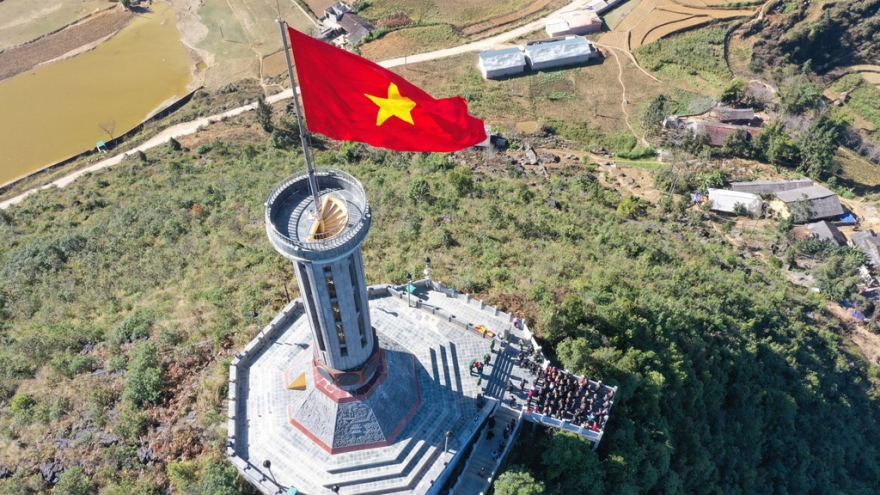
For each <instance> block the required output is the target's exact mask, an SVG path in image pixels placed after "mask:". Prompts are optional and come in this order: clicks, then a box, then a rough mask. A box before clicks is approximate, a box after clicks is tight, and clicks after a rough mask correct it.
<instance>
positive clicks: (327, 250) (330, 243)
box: [266, 168, 372, 254]
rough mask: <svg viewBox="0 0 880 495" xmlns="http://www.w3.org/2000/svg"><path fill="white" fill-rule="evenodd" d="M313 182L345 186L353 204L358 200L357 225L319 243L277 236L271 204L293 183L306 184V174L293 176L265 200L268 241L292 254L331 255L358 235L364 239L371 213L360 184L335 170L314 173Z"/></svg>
mask: <svg viewBox="0 0 880 495" xmlns="http://www.w3.org/2000/svg"><path fill="white" fill-rule="evenodd" d="M316 174H317V181H318V183H319V187H320V182H321V179H322V178H328V177H333V179H335V180H338V181H341V182H344V183H346V185H347V186H349V187H348V188H345V189H346V190H347V191H348V192H351V193H353V194H352V196H353V197H354V199H355V200H360V201H359V203H360V204H356V206H357V207H359V208H360V209H361V211H362V212H363V213H362V214H361V216H360V219H359V220H358V222H357V223H356V224H355V225H353V226H352V227H351V228H349V229H348V230H347V231H346V232H343V233H341V234H340V235H337V236H334V237H331V238H329V239H323V240H315V241H300V240H294V239H291V238H290V237H288V236H286V235H284V234H282V233H281V231H279V230H278V228H277V227H276V226H275V222H274V221H273V220H272V213H273V211H274V209H275V206H276V205H275V202H276V201H277V200H278V199H279V197H282V196H283V195H284V193H285V192H286V191H287V190H288V189H289V188H290V186H291V185H293V184H294V183H296V182H299V181H305V182H306V183H308V172H306V171H302V172H298V173H296V174H293V175H290V176H288V177H287V178H285V179H284V180H282V181H281V182H279V183H278V185H277V186H275V188H274V189H272V192H271V193H269V197H268V199H267V200H266V230H268V231H269V235H270V237H271V238H272V239H273V240H275V241H277V242H279V243H280V244H282V245H284V246H285V247H288V248H290V249H291V250H292V251H294V252H297V251H302V252H322V253H324V254H333V252H334V251H336V250H338V249H339V248H350V247H351V246H349V245H348V244H349V243H350V242H351V241H352V240H353V239H355V238H356V237H358V236H359V235H361V236H362V235H364V234H363V232H362V231H363V230H364V227H368V226H369V225H370V222H371V221H372V219H371V213H370V202H369V201H368V200H367V193H366V191H365V190H364V187H363V185H361V183H360V181H359V180H357V179H356V178H355V177H354V176H352V175H350V174H348V173H346V172H343V171H341V170H337V169H331V168H322V169H318V170H316Z"/></svg>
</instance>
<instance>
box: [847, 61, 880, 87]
mask: <svg viewBox="0 0 880 495" xmlns="http://www.w3.org/2000/svg"><path fill="white" fill-rule="evenodd" d="M850 70H852V71H853V72H855V73H857V74H859V75H860V76H862V77H863V78H864V79H865V81H868V82H869V83H870V84H873V85H874V86H877V88H878V89H880V65H854V66H852V67H850Z"/></svg>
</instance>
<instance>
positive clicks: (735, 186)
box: [730, 179, 813, 194]
mask: <svg viewBox="0 0 880 495" xmlns="http://www.w3.org/2000/svg"><path fill="white" fill-rule="evenodd" d="M812 185H813V181H812V180H810V179H791V180H759V181H752V182H732V183H731V184H730V189H732V190H734V191H742V192H750V193H755V194H768V193H775V192H779V191H788V190H790V189H799V188H802V187H810V186H812Z"/></svg>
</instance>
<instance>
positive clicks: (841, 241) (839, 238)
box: [807, 220, 846, 246]
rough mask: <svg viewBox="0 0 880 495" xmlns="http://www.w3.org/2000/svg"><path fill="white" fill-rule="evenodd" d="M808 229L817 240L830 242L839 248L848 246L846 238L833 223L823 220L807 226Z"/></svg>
mask: <svg viewBox="0 0 880 495" xmlns="http://www.w3.org/2000/svg"><path fill="white" fill-rule="evenodd" d="M807 228H808V229H809V230H810V234H812V235H813V237H815V238H817V239H821V240H823V241H828V242H830V243H832V244H836V245H838V246H846V236H845V235H843V232H841V231H840V229H838V228H837V226H836V225H834V224H833V223H830V222H826V221H824V220H823V221H821V222H815V223H811V224H809V225H807Z"/></svg>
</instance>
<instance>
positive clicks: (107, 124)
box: [98, 119, 116, 139]
mask: <svg viewBox="0 0 880 495" xmlns="http://www.w3.org/2000/svg"><path fill="white" fill-rule="evenodd" d="M98 129H101V130H102V131H104V132H106V133H107V135H108V136H110V139H113V133H114V132H116V121H115V120H112V119H111V120H103V121H101V122H98Z"/></svg>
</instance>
